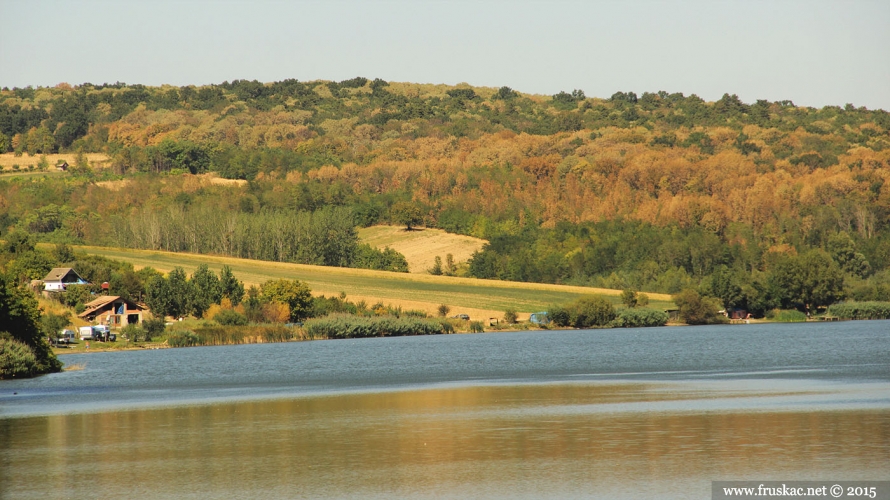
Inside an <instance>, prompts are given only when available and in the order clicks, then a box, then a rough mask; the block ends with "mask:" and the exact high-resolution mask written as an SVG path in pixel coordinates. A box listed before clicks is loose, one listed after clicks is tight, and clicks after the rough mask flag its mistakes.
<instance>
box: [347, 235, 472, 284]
mask: <svg viewBox="0 0 890 500" xmlns="http://www.w3.org/2000/svg"><path fill="white" fill-rule="evenodd" d="M358 237H359V239H360V240H361V241H362V242H363V243H367V244H369V245H371V246H373V247H375V248H377V249H379V250H382V249H384V248H387V247H388V248H392V249H393V250H395V251H397V252H399V253H400V254H402V255H404V256H405V260H407V261H408V271H409V272H411V273H427V272H428V271H429V270H430V269H431V268H432V267H433V265H434V263H435V258H436V257H440V258H441V259H442V262H443V263H444V262H445V259H446V256H447V255H448V254H451V255H452V257H453V258H454V263H455V265H456V266H460V265H461V264H466V262H467V261H468V260H470V257H472V256H473V252H478V251H480V250H482V247H483V246H484V245H485V244H486V243H488V242H487V241H485V240H483V239H480V238H474V237H472V236H464V235H460V234H452V233H447V232H445V231H443V230H442V229H435V228H413V229H412V230H411V231H408V230H406V229H405V227H404V226H371V227H364V228H361V229H359V230H358Z"/></svg>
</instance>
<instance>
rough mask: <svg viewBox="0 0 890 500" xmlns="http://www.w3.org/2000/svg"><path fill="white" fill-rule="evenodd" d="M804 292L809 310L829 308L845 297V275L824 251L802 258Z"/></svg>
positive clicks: (817, 251)
mask: <svg viewBox="0 0 890 500" xmlns="http://www.w3.org/2000/svg"><path fill="white" fill-rule="evenodd" d="M801 267H802V268H803V271H804V272H803V283H802V290H803V294H802V296H801V298H802V299H803V303H804V305H806V307H807V310H812V311H815V309H817V308H820V307H825V306H829V305H831V304H833V303H835V302H837V301H839V300H841V299H842V298H843V296H844V274H843V272H842V271H841V269H840V266H838V265H837V262H835V261H833V260H832V259H831V257H830V256H829V255H828V254H827V253H825V252H824V251H822V250H818V249H817V250H810V251H809V252H807V253H805V254H803V255H802V256H801Z"/></svg>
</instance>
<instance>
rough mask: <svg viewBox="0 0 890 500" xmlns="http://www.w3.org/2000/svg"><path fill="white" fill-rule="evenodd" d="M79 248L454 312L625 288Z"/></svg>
mask: <svg viewBox="0 0 890 500" xmlns="http://www.w3.org/2000/svg"><path fill="white" fill-rule="evenodd" d="M77 249H78V250H81V251H85V252H87V253H90V254H94V255H101V256H105V257H108V258H111V259H115V260H120V261H125V262H130V263H132V264H133V265H134V266H135V267H136V268H137V269H139V268H142V267H153V268H154V269H157V270H158V271H162V272H169V271H170V270H172V269H173V268H174V267H177V266H179V267H182V268H183V269H185V271H186V272H188V273H191V272H193V271H194V270H195V269H197V267H198V266H199V265H201V264H204V263H206V264H207V265H208V266H209V267H210V269H212V270H214V271H219V270H220V269H221V268H222V266H223V265H228V266H229V267H231V268H232V271H233V272H234V273H235V276H236V277H237V278H238V279H240V280H242V281H244V283H245V285H248V286H249V285H259V284H261V283H263V282H265V281H267V280H269V279H277V278H286V279H299V280H301V281H305V282H306V283H307V284H308V285H309V287H310V288H311V289H312V292H313V293H314V294H316V295H319V294H323V295H328V296H330V295H337V294H339V293H340V292H345V293H346V295H347V296H355V297H359V296H360V297H374V298H377V299H378V300H380V301H381V302H384V303H394V304H398V303H399V302H400V301H410V302H413V303H427V304H430V305H432V306H435V305H438V304H448V305H449V306H451V307H452V308H455V307H463V308H473V309H477V310H490V311H503V310H504V309H506V308H508V307H512V308H515V309H517V310H518V311H522V312H534V311H539V310H542V309H546V308H547V306H549V305H551V304H562V303H566V302H570V301H572V300H575V299H577V298H579V297H582V296H585V295H601V296H603V297H606V298H607V299H609V300H610V301H612V302H614V303H616V304H617V303H619V294H620V293H621V291H620V290H609V289H603V288H587V287H579V286H566V285H549V284H541V283H518V282H511V281H495V280H480V279H473V278H453V277H447V276H431V275H421V274H407V273H390V272H385V271H371V270H367V269H348V268H340V267H323V266H309V265H304V264H289V263H283V262H268V261H259V260H248V259H237V258H233V257H220V256H212V255H196V254H186V253H173V252H160V251H151V250H132V249H121V248H107V247H92V246H80V247H77ZM649 298H650V305H651V306H652V307H671V306H672V305H673V304H672V303H671V302H670V296H668V295H664V294H649Z"/></svg>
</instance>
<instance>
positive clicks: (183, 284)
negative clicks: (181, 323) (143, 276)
mask: <svg viewBox="0 0 890 500" xmlns="http://www.w3.org/2000/svg"><path fill="white" fill-rule="evenodd" d="M193 295H194V288H192V286H191V283H189V281H188V278H187V276H186V274H185V270H183V269H182V268H181V267H176V268H174V269H173V270H172V271H170V274H168V275H167V278H164V277H162V276H155V277H153V278H152V279H151V281H149V283H148V285H147V286H146V287H145V303H146V304H147V305H148V307H149V309H151V311H152V313H154V314H156V315H159V316H173V317H174V318H179V317H182V316H184V315H186V314H188V313H189V311H190V307H191V298H192V296H193Z"/></svg>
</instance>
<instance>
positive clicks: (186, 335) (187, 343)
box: [167, 330, 201, 347]
mask: <svg viewBox="0 0 890 500" xmlns="http://www.w3.org/2000/svg"><path fill="white" fill-rule="evenodd" d="M167 343H168V344H169V345H170V346H171V347H191V346H196V345H201V344H200V339H199V338H198V336H197V335H195V333H194V332H192V331H189V330H177V331H173V332H170V334H169V335H168V336H167Z"/></svg>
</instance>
